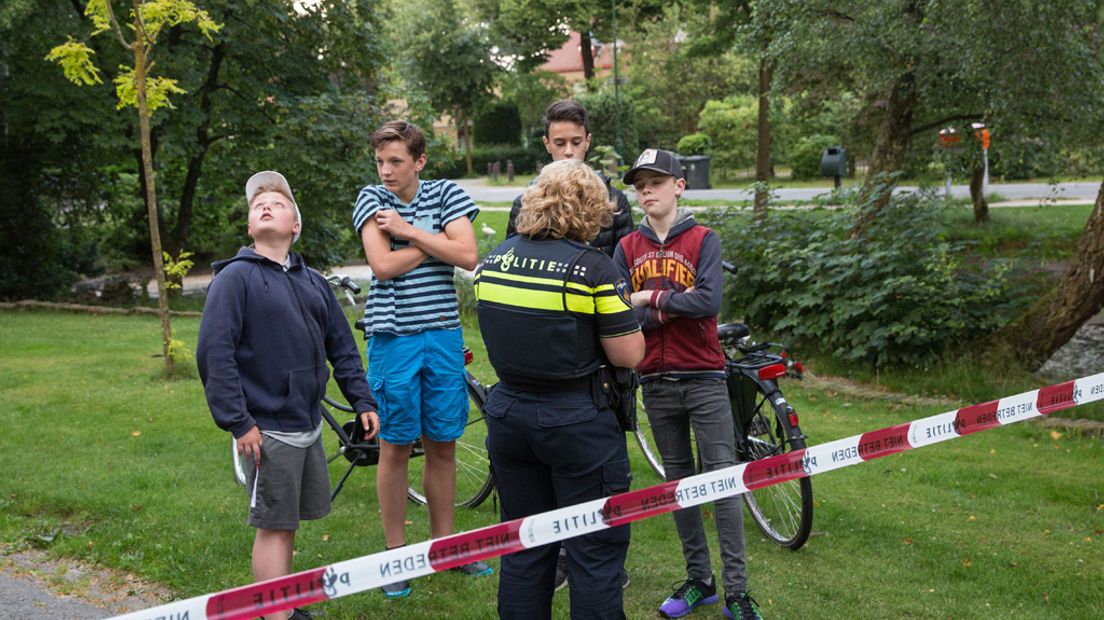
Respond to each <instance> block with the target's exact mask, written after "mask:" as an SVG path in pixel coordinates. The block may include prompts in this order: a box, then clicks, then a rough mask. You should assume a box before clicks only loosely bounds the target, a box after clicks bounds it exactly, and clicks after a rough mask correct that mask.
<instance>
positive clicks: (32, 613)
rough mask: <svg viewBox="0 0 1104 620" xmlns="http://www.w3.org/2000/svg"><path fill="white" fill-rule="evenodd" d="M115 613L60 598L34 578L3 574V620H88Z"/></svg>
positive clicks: (0, 611)
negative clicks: (5, 619)
mask: <svg viewBox="0 0 1104 620" xmlns="http://www.w3.org/2000/svg"><path fill="white" fill-rule="evenodd" d="M111 615H113V614H112V613H111V612H109V611H106V610H103V609H100V608H99V607H94V606H92V605H89V604H88V603H85V602H83V601H79V600H77V599H74V598H70V597H67V596H58V595H56V594H54V593H52V592H50V591H49V590H47V589H46V588H44V587H42V586H41V585H39V583H38V582H37V581H35V580H34V579H30V578H20V577H11V576H9V575H6V574H3V573H0V618H19V619H21V620H34V619H37V618H42V620H68V619H70V618H72V619H74V620H86V619H88V618H106V617H108V616H111Z"/></svg>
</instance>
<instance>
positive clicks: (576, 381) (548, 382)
mask: <svg viewBox="0 0 1104 620" xmlns="http://www.w3.org/2000/svg"><path fill="white" fill-rule="evenodd" d="M499 379H500V380H501V381H502V384H503V385H505V386H508V387H509V388H510V389H512V390H517V391H519V392H530V393H536V394H549V393H555V392H582V393H585V394H590V397H591V399H592V400H593V401H594V405H595V406H596V407H598V408H599V409H609V410H611V411H613V413H614V415H615V416H616V417H617V425H618V426H620V427H621V430H622V431H623V432H626V433H631V432H633V431H635V430H636V389H637V388H638V387H639V386H640V383H639V382H638V381H637V378H636V373H635V372H634V371H632V370H630V369H628V368H617V367H613V366H600V367H599V368H598V370H596V371H594V372H593V373H591V374H589V375H586V376H583V377H577V378H572V379H536V378H533V377H522V376H518V375H511V374H500V375H499Z"/></svg>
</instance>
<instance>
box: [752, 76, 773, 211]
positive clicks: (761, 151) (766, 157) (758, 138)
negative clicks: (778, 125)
mask: <svg viewBox="0 0 1104 620" xmlns="http://www.w3.org/2000/svg"><path fill="white" fill-rule="evenodd" d="M773 72H774V69H773V67H772V66H771V64H770V61H769V60H767V59H766V58H765V57H761V58H760V59H759V120H758V124H757V125H758V126H757V129H756V135H755V184H756V186H755V207H754V209H753V213H754V214H755V217H756V218H759V219H762V218H765V217H767V204H768V203H769V202H770V192H769V191H768V189H767V181H768V180H770V172H771V129H770V85H771V77H772V74H773Z"/></svg>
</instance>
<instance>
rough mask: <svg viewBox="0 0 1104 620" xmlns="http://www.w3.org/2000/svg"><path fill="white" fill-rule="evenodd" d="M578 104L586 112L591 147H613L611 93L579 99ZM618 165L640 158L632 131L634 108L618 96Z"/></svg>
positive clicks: (629, 100) (614, 112)
mask: <svg viewBox="0 0 1104 620" xmlns="http://www.w3.org/2000/svg"><path fill="white" fill-rule="evenodd" d="M578 100H579V103H581V104H583V106H584V107H586V109H587V116H588V117H589V118H590V134H591V140H590V143H591V144H592V145H596V144H610V145H613V146H615V147H616V146H617V102H616V100H615V97H614V93H613V91H611V90H600V91H598V92H595V93H587V94H585V95H580V96H579V98H578ZM621 151H622V152H621V153H618V154H619V155H620V156H621V161H623V162H631V161H633V160H635V159H636V156H637V155H639V154H640V141H639V139H638V137H637V130H636V107H635V103H634V102H633V100H632V98H630V97H629V96H627V95H625V94H623V93H622V95H621Z"/></svg>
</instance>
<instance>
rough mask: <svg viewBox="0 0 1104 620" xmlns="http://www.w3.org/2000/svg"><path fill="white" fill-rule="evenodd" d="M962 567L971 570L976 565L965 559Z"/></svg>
mask: <svg viewBox="0 0 1104 620" xmlns="http://www.w3.org/2000/svg"><path fill="white" fill-rule="evenodd" d="M962 565H963V566H965V567H966V568H970V567H971V566H973V565H974V561H973V560H971V559H970V558H963V559H962Z"/></svg>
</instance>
